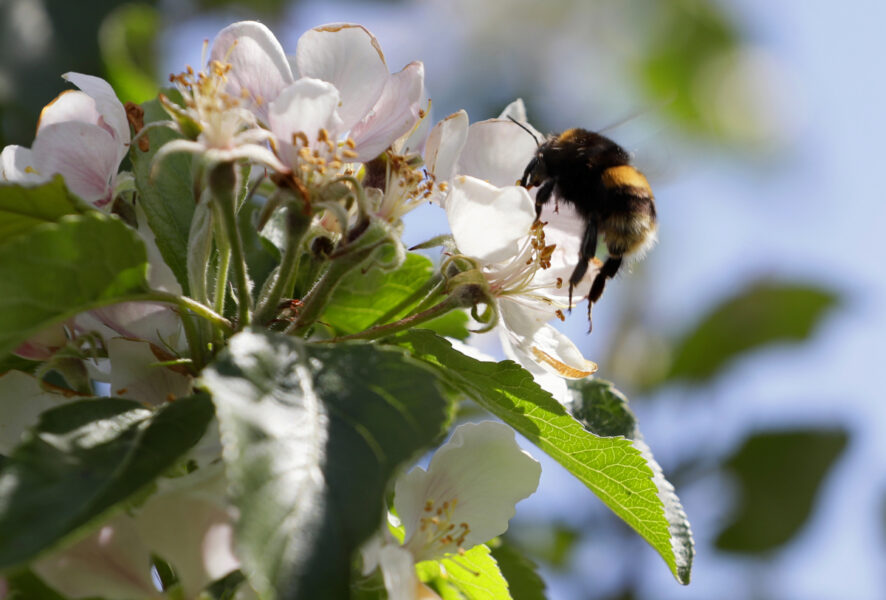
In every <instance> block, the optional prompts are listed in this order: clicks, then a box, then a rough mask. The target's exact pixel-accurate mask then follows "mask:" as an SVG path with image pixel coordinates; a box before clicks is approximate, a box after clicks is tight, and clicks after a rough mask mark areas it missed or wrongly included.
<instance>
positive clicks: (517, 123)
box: [508, 115, 541, 147]
mask: <svg viewBox="0 0 886 600" xmlns="http://www.w3.org/2000/svg"><path fill="white" fill-rule="evenodd" d="M508 118H509V119H510V120H511V121H513V122H514V124H515V125H516V126H517V127H519V128H520V129H522V130H523V131H525V132H526V133H528V134H529V135H531V136H532V139H534V140H535V145H536V146H538V147H541V142H540V141H539V140H538V138H537V137H535V134H534V133H532V130H531V129H529V128H528V127H526V125H524V124H523V123H521V122H520V121H518V120H517V119H515V118H514V117H512V116H511V115H508Z"/></svg>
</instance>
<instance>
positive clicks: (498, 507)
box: [363, 421, 541, 600]
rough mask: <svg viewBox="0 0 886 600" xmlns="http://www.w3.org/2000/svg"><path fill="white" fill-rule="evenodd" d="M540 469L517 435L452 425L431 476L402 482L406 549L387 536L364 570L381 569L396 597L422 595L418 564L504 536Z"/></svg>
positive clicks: (419, 474) (497, 426)
mask: <svg viewBox="0 0 886 600" xmlns="http://www.w3.org/2000/svg"><path fill="white" fill-rule="evenodd" d="M540 476H541V466H540V465H539V463H538V462H537V461H536V460H535V459H534V458H532V457H531V456H530V455H529V454H528V453H527V452H525V451H524V450H522V449H520V447H519V446H518V445H517V442H516V440H515V439H514V431H513V430H512V429H511V428H510V427H508V426H506V425H503V424H501V423H497V422H494V421H483V422H481V423H466V424H463V425H459V426H458V427H456V428H455V431H454V432H453V434H452V437H451V438H450V440H449V441H448V442H447V443H445V444H444V445H443V446H441V447H440V448H438V449H437V451H436V452H435V453H434V455H433V457H432V458H431V461H430V463H429V465H428V469H427V471H426V470H424V469H422V468H421V467H415V468H414V469H412V470H411V471H409V472H408V473H406V474H405V475H402V476H401V477H400V478H398V480H397V482H396V484H395V487H394V507H395V508H396V510H397V515H398V517H399V520H400V522H401V523H402V525H403V529H404V538H403V542H402V544H399V545H398V544H396V543H395V542H394V541H393V540H391V539H390V538H389V537H386V536H385V535H382V536H381V538H379V537H376V538H374V539H373V540H371V541H370V542H369V543H368V544H367V545H366V546H365V547H364V550H363V560H364V568H363V570H364V573H366V574H368V573H371V572H372V571H373V570H374V569H375V568H376V567H377V566H380V567H381V569H382V573H383V576H384V580H385V587H386V588H387V590H388V594H389V595H390V597H391V598H402V599H404V600H406V599H412V598H418V597H419V593H420V592H421V584H420V582H419V581H418V578H417V577H416V574H415V564H416V563H419V562H422V561H425V560H440V559H443V558H447V557H452V556H456V557H457V556H458V555H459V554H460V553H463V552H465V551H466V550H469V549H470V548H472V547H474V546H476V545H478V544H483V543H485V542H487V541H489V540H491V539H492V538H494V537H496V536H499V535H501V534H503V533H504V532H505V531H506V530H507V528H508V521H509V520H510V519H511V518H512V517H513V516H514V514H515V513H516V511H515V505H516V504H517V502H519V501H520V500H522V499H524V498H527V497H528V496H530V495H532V493H533V492H535V490H536V488H537V487H538V481H539V477H540Z"/></svg>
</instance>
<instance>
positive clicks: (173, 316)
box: [77, 302, 182, 348]
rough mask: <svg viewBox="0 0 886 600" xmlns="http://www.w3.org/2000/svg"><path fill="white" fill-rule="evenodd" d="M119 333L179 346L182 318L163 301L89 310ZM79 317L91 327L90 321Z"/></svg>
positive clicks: (78, 318)
mask: <svg viewBox="0 0 886 600" xmlns="http://www.w3.org/2000/svg"><path fill="white" fill-rule="evenodd" d="M88 314H89V315H92V317H94V318H95V319H98V320H99V322H100V323H101V324H103V325H104V326H106V327H109V328H110V329H111V330H112V331H113V332H114V333H116V334H117V335H120V336H123V337H126V338H131V339H136V340H144V341H148V342H151V343H153V344H154V345H156V346H158V347H161V348H163V347H166V346H167V345H169V346H172V347H173V348H176V347H177V343H178V341H179V340H180V339H181V338H182V336H181V328H182V325H181V319H180V318H179V316H178V313H177V312H175V311H174V310H172V309H171V308H169V307H168V306H165V305H162V304H150V303H147V302H121V303H120V304H112V305H110V306H105V307H103V308H97V309H95V310H91V311H89V313H88ZM81 316H83V315H78V317H77V320H78V322H79V323H82V325H83V326H84V327H85V328H88V320H85V319H84V320H82V321H81Z"/></svg>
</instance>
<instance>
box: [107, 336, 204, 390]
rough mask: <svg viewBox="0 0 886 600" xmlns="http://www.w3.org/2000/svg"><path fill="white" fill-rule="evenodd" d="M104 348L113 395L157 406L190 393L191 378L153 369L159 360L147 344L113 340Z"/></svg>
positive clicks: (166, 370)
mask: <svg viewBox="0 0 886 600" xmlns="http://www.w3.org/2000/svg"><path fill="white" fill-rule="evenodd" d="M107 346H108V358H109V359H110V361H111V393H112V394H113V395H115V396H119V397H121V398H129V399H130V400H135V401H137V402H141V403H142V404H145V405H147V406H160V405H161V404H163V403H164V402H167V401H169V400H170V399H172V398H182V397H184V396H187V395H189V394H190V393H191V378H190V377H188V376H186V375H183V374H181V373H178V372H176V371H173V370H171V369H168V368H166V367H161V366H157V365H156V363H158V362H160V361H161V360H163V357H161V356H157V355H156V354H155V353H154V351H153V350H152V349H151V344H149V343H148V342H141V341H136V340H128V339H124V338H114V339H112V340H110V341H109V342H108V344H107Z"/></svg>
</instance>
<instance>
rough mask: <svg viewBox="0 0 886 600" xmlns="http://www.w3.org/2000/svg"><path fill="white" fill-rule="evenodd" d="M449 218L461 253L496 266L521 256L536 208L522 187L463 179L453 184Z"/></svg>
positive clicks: (447, 212) (447, 202)
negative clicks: (503, 186)
mask: <svg viewBox="0 0 886 600" xmlns="http://www.w3.org/2000/svg"><path fill="white" fill-rule="evenodd" d="M446 216H447V218H448V219H449V228H450V230H451V231H452V236H453V238H454V239H455V245H456V246H457V247H458V249H459V251H461V252H462V253H464V254H466V255H468V256H472V257H474V258H477V259H479V260H480V261H483V262H484V263H494V262H500V261H504V260H508V259H510V258H512V257H513V256H515V255H516V254H517V252H518V250H519V247H520V243H521V242H522V241H524V240H525V239H526V237H527V235H528V234H529V228H530V226H531V225H532V222H533V221H534V220H535V205H534V203H533V202H532V199H531V198H530V197H529V193H528V192H527V191H526V190H525V189H523V188H521V187H517V186H510V187H505V188H497V187H495V186H493V185H490V184H488V183H486V182H484V181H481V180H479V179H474V178H473V177H463V176H460V177H456V178H455V179H454V180H453V182H452V189H451V192H450V195H449V198H448V200H447V201H446Z"/></svg>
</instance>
